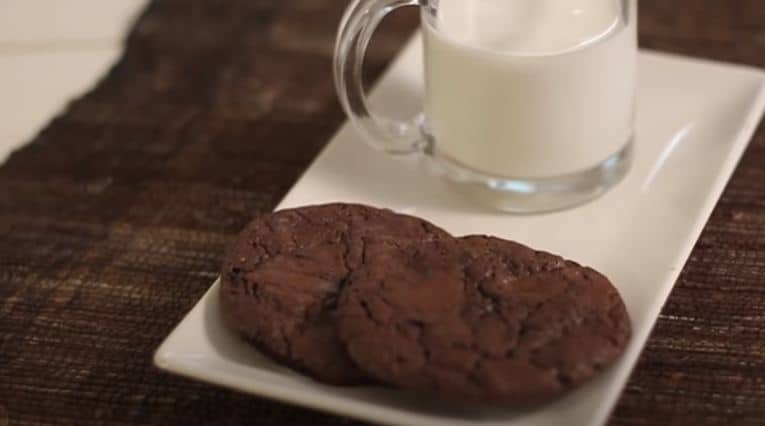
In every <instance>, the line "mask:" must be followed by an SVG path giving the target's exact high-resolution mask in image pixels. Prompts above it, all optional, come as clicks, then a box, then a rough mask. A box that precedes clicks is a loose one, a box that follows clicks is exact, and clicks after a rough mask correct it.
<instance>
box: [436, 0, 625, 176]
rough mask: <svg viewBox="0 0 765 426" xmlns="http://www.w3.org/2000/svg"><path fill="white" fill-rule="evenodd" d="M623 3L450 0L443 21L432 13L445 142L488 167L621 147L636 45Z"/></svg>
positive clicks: (562, 160) (500, 171) (548, 168)
mask: <svg viewBox="0 0 765 426" xmlns="http://www.w3.org/2000/svg"><path fill="white" fill-rule="evenodd" d="M621 3H622V2H621V1H617V0H531V1H530V0H441V1H440V4H439V5H438V19H437V20H436V21H434V20H433V18H432V17H429V16H427V15H428V14H427V13H425V14H424V19H423V21H424V25H423V27H424V37H425V69H426V88H427V89H426V93H427V95H426V112H427V117H428V123H427V126H428V129H429V133H430V134H431V136H433V138H434V139H435V143H436V148H437V149H438V151H439V152H440V153H442V154H444V155H445V156H447V157H450V158H451V159H452V161H454V162H456V163H458V164H461V165H463V166H467V167H468V168H472V169H476V170H478V171H481V172H485V173H489V174H493V175H497V176H504V177H519V178H520V177H523V178H543V177H553V176H560V175H565V174H569V173H576V172H580V171H584V170H586V169H589V168H592V167H593V166H595V165H598V164H600V163H601V162H603V161H605V160H606V159H608V158H609V157H610V156H612V155H614V154H616V153H617V152H619V151H620V150H621V149H623V148H624V147H625V146H626V144H627V143H628V141H629V140H630V139H631V137H632V129H633V99H634V91H635V66H636V54H637V48H636V30H635V28H636V23H635V22H634V18H633V22H630V23H629V24H628V25H627V26H624V25H623V24H624V21H623V20H622V19H620V18H621V17H622V15H623V13H624V11H622V10H621ZM631 3H632V4H633V5H634V3H635V2H631ZM633 16H634V15H633Z"/></svg>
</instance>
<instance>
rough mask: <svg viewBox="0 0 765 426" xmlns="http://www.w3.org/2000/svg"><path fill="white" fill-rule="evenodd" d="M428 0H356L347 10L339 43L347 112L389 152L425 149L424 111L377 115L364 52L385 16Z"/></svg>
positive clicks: (340, 88)
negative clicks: (409, 115)
mask: <svg viewBox="0 0 765 426" xmlns="http://www.w3.org/2000/svg"><path fill="white" fill-rule="evenodd" d="M423 1H424V0H353V2H351V4H350V5H349V6H348V9H347V10H346V11H345V15H344V16H343V20H342V22H341V23H340V30H339V32H338V36H337V43H336V44H335V59H334V73H335V87H336V89H337V94H338V97H339V99H340V103H341V104H342V106H343V109H344V110H345V112H346V114H348V117H349V118H350V120H351V122H352V123H353V125H354V126H355V127H356V128H357V129H358V130H359V131H360V132H361V133H362V135H363V136H364V137H365V139H366V141H367V142H368V143H369V144H370V145H372V147H373V148H376V149H378V150H381V151H384V152H387V153H389V154H411V153H414V152H417V151H420V150H421V149H422V145H423V136H422V132H421V130H420V128H421V118H420V117H421V116H422V115H421V114H420V115H418V116H417V117H415V118H413V119H411V120H409V121H403V122H402V121H395V120H392V119H389V118H385V117H380V116H377V115H376V114H375V113H374V112H372V111H371V110H370V108H369V104H368V102H367V96H366V94H365V93H364V85H363V82H362V70H363V64H364V55H365V53H366V50H367V47H368V46H369V41H370V39H371V38H372V34H373V33H374V31H375V29H376V28H377V26H378V24H379V23H380V22H381V21H382V20H383V18H384V17H385V16H386V15H387V14H388V13H390V12H392V11H393V10H395V9H398V8H400V7H404V6H421V5H422V2H423Z"/></svg>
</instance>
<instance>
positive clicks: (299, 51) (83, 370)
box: [0, 0, 765, 425]
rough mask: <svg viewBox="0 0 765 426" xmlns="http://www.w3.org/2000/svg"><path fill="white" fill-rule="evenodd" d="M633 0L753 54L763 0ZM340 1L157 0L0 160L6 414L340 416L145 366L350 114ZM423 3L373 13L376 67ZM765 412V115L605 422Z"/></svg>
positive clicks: (374, 71)
mask: <svg viewBox="0 0 765 426" xmlns="http://www.w3.org/2000/svg"><path fill="white" fill-rule="evenodd" d="M640 3H641V13H640V20H641V23H640V25H641V27H640V28H641V30H640V33H641V43H642V45H643V46H644V47H648V48H655V49H661V50H667V51H672V52H678V53H685V54H690V55H695V56H703V57H708V58H714V59H719V60H725V61H732V62H738V63H746V64H751V65H757V66H765V2H762V1H761V0H736V1H733V0H731V1H727V0H673V1H666V0H641V2H640ZM344 6H345V2H341V1H338V0H228V1H221V2H212V1H208V0H166V1H156V2H155V3H152V4H151V6H150V7H149V9H148V10H147V12H146V13H145V14H144V15H143V16H142V18H141V19H140V20H139V22H138V23H137V25H136V26H135V28H134V30H133V32H132V33H131V35H130V37H129V39H128V40H127V51H126V53H125V55H124V58H123V59H122V61H121V62H120V63H119V65H118V66H116V67H115V68H114V69H113V70H112V71H111V73H110V74H109V75H108V76H107V77H106V78H105V79H104V80H103V81H102V82H101V83H100V84H99V86H98V87H97V88H96V89H95V90H93V91H92V92H91V93H89V94H88V95H87V96H85V97H84V98H82V99H80V100H78V101H76V102H74V103H73V104H71V105H70V107H69V109H68V111H67V112H66V113H65V114H64V115H63V116H61V117H59V118H57V119H55V120H54V121H53V122H52V123H50V125H49V126H48V127H47V128H46V129H45V130H44V131H42V132H41V133H40V134H39V135H38V136H37V137H36V138H34V140H32V141H31V142H30V143H29V144H28V145H26V146H25V147H24V148H23V149H22V150H20V151H19V152H17V153H15V154H14V155H13V156H12V157H11V158H10V160H9V161H8V162H7V163H6V164H5V165H4V166H3V167H2V168H0V235H1V236H2V238H0V425H5V424H7V423H10V424H11V425H33V424H34V425H36V424H49V423H55V424H76V425H88V424H110V425H121V424H156V425H172V424H178V425H197V424H198V425H209V424H223V425H238V424H265V425H290V424H326V425H331V424H348V423H349V422H350V421H349V420H345V419H340V418H336V417H331V416H328V415H324V414H319V413H314V412H309V411H307V410H304V409H301V408H295V407H291V406H286V405H282V404H278V403H274V402H270V401H266V400H261V399H257V398H253V397H250V396H246V395H241V394H237V393H234V392H230V391H227V390H223V389H219V388H215V387H212V386H208V385H205V384H201V383H195V382H192V381H189V380H185V379H182V378H178V377H173V376H169V375H167V374H164V373H161V372H159V371H158V370H156V369H155V368H154V367H153V366H152V364H151V355H152V353H153V351H154V349H155V348H156V347H157V345H158V344H159V343H160V342H161V341H162V339H163V338H164V337H165V336H166V335H167V334H168V332H169V331H170V330H171V329H172V328H173V327H174V326H175V324H176V323H177V322H178V321H179V320H180V319H181V318H182V317H183V316H184V314H185V313H186V312H187V311H188V310H189V309H190V308H191V307H192V306H193V305H194V303H195V302H196V300H197V299H198V298H199V297H200V296H201V294H202V293H203V292H204V291H205V290H206V289H207V287H208V286H209V285H210V284H211V282H212V281H213V280H214V278H215V276H216V275H217V272H218V268H219V264H220V261H221V256H222V253H223V250H224V248H225V246H226V244H227V242H228V241H229V240H230V239H231V238H232V237H233V236H234V235H235V234H236V232H237V231H238V230H239V229H240V228H241V227H242V226H243V225H244V224H245V223H246V222H247V220H248V219H249V218H250V217H251V216H252V215H253V214H255V213H257V212H263V211H268V210H270V209H272V208H273V207H274V206H275V205H276V203H277V202H278V201H279V199H280V197H282V196H283V195H284V194H285V192H286V191H287V190H288V188H289V187H290V186H291V185H292V184H293V183H294V182H295V180H296V179H297V177H298V176H299V175H300V173H301V172H302V171H303V170H304V169H305V167H306V166H307V165H308V164H309V163H310V162H311V160H312V159H313V157H314V156H315V155H316V153H317V152H318V151H319V149H321V147H322V146H323V145H324V143H325V142H326V141H327V140H328V139H329V137H330V136H331V135H332V133H333V132H334V131H335V130H336V129H337V127H338V126H339V125H340V124H341V123H342V121H343V115H342V113H341V111H340V108H339V106H338V105H337V102H336V99H335V96H334V92H333V87H332V83H331V81H332V80H331V68H330V64H331V55H332V48H333V40H334V31H335V28H336V26H337V24H338V21H339V17H340V14H341V11H342V9H343V7H344ZM416 22H417V16H416V14H414V13H406V12H404V13H401V14H398V15H397V16H396V17H394V18H392V19H390V20H389V21H388V22H386V23H385V25H384V28H383V29H382V31H381V32H380V33H379V35H378V36H377V37H376V38H375V46H374V48H373V49H372V51H371V53H370V57H369V60H368V65H369V69H370V76H377V75H379V73H380V72H381V70H383V69H384V67H385V66H386V64H387V63H388V61H389V60H390V58H391V57H392V56H393V55H394V54H395V53H396V51H397V50H398V49H399V47H400V46H401V44H402V43H403V41H404V40H405V39H406V38H407V37H408V36H409V34H410V32H411V30H413V29H414V27H415V26H416ZM50 72H55V70H50ZM678 78H680V76H678ZM764 419H765V132H763V129H762V127H761V128H760V129H759V131H758V132H757V135H756V136H755V138H754V140H753V142H752V144H751V147H750V148H749V150H748V152H747V154H746V155H745V157H744V159H743V161H742V163H741V165H740V167H739V169H738V171H737V173H736V174H735V176H734V178H733V180H732V181H731V183H730V185H729V186H728V188H727V190H726V192H725V194H724V195H723V197H722V199H721V201H720V203H719V205H718V207H717V209H716V210H715V213H714V214H713V216H712V218H711V220H710V222H709V224H708V225H707V227H706V230H705V231H704V233H703V235H702V237H701V239H700V240H699V242H698V244H697V246H696V248H695V250H694V252H693V254H692V256H691V258H690V260H689V262H688V264H687V265H686V268H685V270H684V272H683V274H682V276H681V278H680V280H679V282H678V284H677V287H676V289H675V291H674V292H673V294H672V296H671V298H670V300H669V302H668V303H667V305H666V306H665V309H664V311H663V314H662V316H661V318H660V320H659V322H658V325H657V327H656V329H655V331H654V333H653V336H652V338H651V340H650V342H649V344H648V346H647V348H646V350H645V352H644V354H643V356H642V358H641V361H640V363H639V365H638V367H637V370H636V371H635V372H634V374H633V376H632V378H631V380H630V382H629V385H628V386H627V388H626V390H625V392H624V394H623V396H622V398H621V401H620V403H619V405H618V407H617V408H616V410H615V412H614V414H613V416H612V419H611V423H612V424H615V425H644V424H657V425H666V424H677V425H691V424H694V425H695V424H735V425H746V424H762V422H764V421H765V420H764ZM9 421H10V422H9Z"/></svg>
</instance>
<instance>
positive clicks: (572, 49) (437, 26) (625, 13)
mask: <svg viewBox="0 0 765 426" xmlns="http://www.w3.org/2000/svg"><path fill="white" fill-rule="evenodd" d="M441 1H443V0H441ZM460 1H461V0H460ZM528 1H529V2H532V1H539V0H528ZM608 1H611V2H613V3H616V4H617V5H618V6H619V8H620V12H621V13H616V16H615V17H614V20H613V22H611V23H610V25H609V26H608V27H607V28H606V29H605V30H601V31H600V32H598V33H597V34H595V35H593V36H590V37H588V38H587V39H586V40H584V41H580V42H578V43H577V44H575V45H573V46H568V47H564V48H561V49H558V50H545V51H523V50H509V49H502V50H500V49H496V48H494V49H493V48H490V47H486V46H482V45H479V44H475V43H472V44H471V43H468V42H466V41H464V40H459V39H457V38H454V37H452V36H451V35H450V32H449V31H445V30H444V29H443V28H442V26H443V25H442V23H441V21H440V20H439V18H438V16H436V12H437V11H438V5H439V4H440V2H439V1H438V0H420V1H418V2H417V3H418V5H419V6H420V15H421V20H422V21H421V24H420V26H423V25H428V26H430V27H431V28H432V29H433V30H435V31H436V32H438V33H440V34H442V35H443V36H444V37H448V38H449V40H450V41H452V42H454V43H455V44H457V45H459V46H462V47H464V48H466V49H470V50H473V51H476V52H480V53H486V54H488V55H497V56H501V57H512V58H520V59H523V58H528V59H545V58H549V57H557V56H561V55H568V54H572V53H576V52H579V51H582V50H586V49H588V48H590V47H591V46H593V45H594V44H597V43H601V42H605V41H607V40H608V39H609V38H611V37H613V36H615V35H617V34H618V33H619V32H620V31H622V30H623V29H625V28H627V27H628V26H629V23H630V13H629V3H630V2H631V1H634V0H608Z"/></svg>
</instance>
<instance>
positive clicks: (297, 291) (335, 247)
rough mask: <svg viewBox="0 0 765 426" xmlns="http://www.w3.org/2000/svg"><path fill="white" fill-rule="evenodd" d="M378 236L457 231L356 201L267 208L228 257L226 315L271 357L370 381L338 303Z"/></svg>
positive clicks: (421, 236)
mask: <svg viewBox="0 0 765 426" xmlns="http://www.w3.org/2000/svg"><path fill="white" fill-rule="evenodd" d="M372 237H374V238H375V239H378V240H381V241H388V240H391V241H406V240H408V239H412V238H414V239H418V240H423V241H428V240H430V239H434V238H439V237H445V238H451V237H450V236H449V235H448V234H446V232H445V231H443V230H441V229H439V228H437V227H435V226H434V225H431V224H430V223H428V222H426V221H424V220H422V219H418V218H415V217H412V216H406V215H401V214H396V213H394V212H392V211H390V210H381V209H375V208H372V207H367V206H361V205H353V204H328V205H320V206H309V207H301V208H297V209H289V210H282V211H279V212H276V213H272V214H268V215H263V216H261V217H258V218H256V219H255V220H253V221H252V222H251V223H250V224H249V225H248V226H247V227H246V228H245V230H244V231H243V232H242V233H241V234H240V236H239V237H238V238H237V240H236V241H235V242H234V244H233V245H232V247H231V248H230V249H229V252H228V255H227V257H226V260H225V262H224V265H223V271H222V274H221V284H222V285H221V293H220V294H221V310H222V313H223V317H224V321H225V323H226V324H227V325H228V327H230V328H232V329H234V330H235V331H236V332H237V333H239V334H240V335H241V336H242V337H243V338H244V339H245V340H247V341H248V342H250V343H251V344H253V345H254V346H256V347H257V348H258V349H260V350H261V351H263V352H264V353H266V354H268V355H269V356H271V357H272V358H275V359H276V360H278V361H280V362H282V363H284V364H286V365H288V366H290V367H292V368H294V369H296V370H299V371H302V372H304V373H306V374H308V375H310V376H312V377H314V378H316V379H318V380H321V381H324V382H328V383H333V384H343V385H353V384H361V383H365V382H367V381H368V379H367V375H366V374H364V373H362V372H361V371H360V370H359V369H358V368H357V367H356V366H355V365H354V363H353V362H352V361H351V360H350V359H349V358H348V355H347V353H346V352H345V350H344V348H343V346H342V345H341V343H340V342H339V340H338V339H337V336H336V332H335V308H336V305H337V297H338V294H339V291H340V290H341V289H342V288H343V286H344V285H345V283H346V280H347V277H348V275H349V274H350V273H351V272H352V271H354V270H355V269H356V268H358V266H359V265H361V263H362V262H363V261H364V259H363V258H364V246H365V241H366V239H368V238H372Z"/></svg>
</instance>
